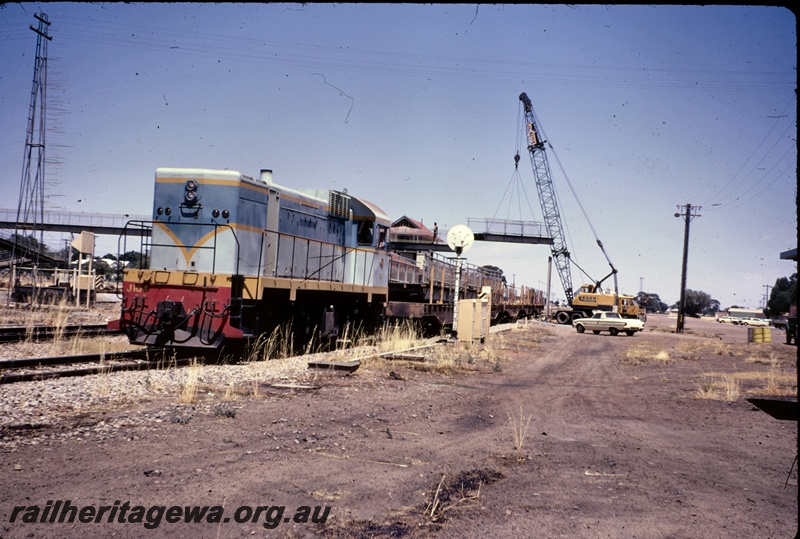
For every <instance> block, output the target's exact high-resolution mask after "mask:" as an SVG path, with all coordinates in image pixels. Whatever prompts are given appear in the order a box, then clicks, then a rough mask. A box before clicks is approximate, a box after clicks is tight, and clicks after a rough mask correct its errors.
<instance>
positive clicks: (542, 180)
mask: <svg viewBox="0 0 800 539" xmlns="http://www.w3.org/2000/svg"><path fill="white" fill-rule="evenodd" d="M519 100H520V101H522V105H523V107H524V109H525V125H526V126H527V127H526V133H527V136H528V153H529V154H530V157H531V166H532V167H533V176H534V178H535V181H536V192H537V193H538V194H539V203H540V204H541V206H542V214H543V217H544V223H545V227H546V228H547V234H548V235H549V236H550V237H551V238H553V245H552V247H551V248H550V249H551V252H552V255H553V261H554V262H555V265H556V270H557V271H558V277H559V279H560V280H561V285H562V287H563V288H564V294H566V296H567V303H569V304H570V305H572V300H573V298H574V293H573V291H572V274H571V271H570V258H569V251H568V250H567V242H566V238H565V236H564V227H563V225H562V224H561V214H560V213H559V211H558V202H557V200H556V192H555V188H554V187H553V180H552V179H551V176H550V165H549V164H548V162H547V154H546V153H545V151H544V142H545V141H544V140H542V138H541V137H540V135H539V131H538V130H537V128H536V121H535V119H534V117H533V105H531V100H530V98H528V94H526V93H525V92H522V93H521V94H520V95H519Z"/></svg>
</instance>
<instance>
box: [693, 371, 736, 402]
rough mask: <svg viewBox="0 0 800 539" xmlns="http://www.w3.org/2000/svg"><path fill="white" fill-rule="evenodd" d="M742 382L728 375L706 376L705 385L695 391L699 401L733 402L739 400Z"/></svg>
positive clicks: (704, 378)
mask: <svg viewBox="0 0 800 539" xmlns="http://www.w3.org/2000/svg"><path fill="white" fill-rule="evenodd" d="M741 388H742V382H741V380H740V379H739V378H737V377H735V376H731V375H728V374H722V375H717V376H714V375H706V376H704V377H703V383H702V384H701V386H700V387H699V388H698V389H697V391H695V397H696V398H698V399H710V400H724V401H728V402H733V401H735V400H737V399H738V398H739V393H740V392H741Z"/></svg>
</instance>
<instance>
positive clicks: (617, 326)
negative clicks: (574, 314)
mask: <svg viewBox="0 0 800 539" xmlns="http://www.w3.org/2000/svg"><path fill="white" fill-rule="evenodd" d="M572 326H573V327H574V328H575V330H576V331H577V332H578V333H583V332H584V331H586V330H587V329H588V330H591V332H592V333H594V334H595V335H597V334H598V333H600V332H601V331H608V332H609V333H611V334H612V335H617V334H619V333H620V332H624V333H625V334H626V335H628V336H631V337H633V335H634V334H635V333H636V332H637V331H643V330H644V322H642V321H641V320H639V319H638V318H622V317H621V316H620V315H619V313H610V312H605V311H603V312H599V313H595V314H594V316H592V317H591V318H576V319H575V320H573V321H572Z"/></svg>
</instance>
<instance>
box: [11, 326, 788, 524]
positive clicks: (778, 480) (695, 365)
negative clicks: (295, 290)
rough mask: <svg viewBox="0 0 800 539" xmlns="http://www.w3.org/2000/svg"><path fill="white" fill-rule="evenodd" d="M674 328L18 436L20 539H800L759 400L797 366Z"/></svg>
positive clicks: (704, 330) (535, 338)
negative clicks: (67, 507)
mask: <svg viewBox="0 0 800 539" xmlns="http://www.w3.org/2000/svg"><path fill="white" fill-rule="evenodd" d="M670 325H673V326H674V319H667V318H666V317H651V319H650V320H648V327H647V330H646V331H645V332H644V333H642V334H639V335H637V336H635V337H626V336H617V337H611V336H609V335H607V334H601V335H592V334H582V335H579V334H577V333H576V332H575V331H574V330H573V329H571V328H569V327H564V326H556V325H544V324H538V323H534V324H531V325H529V326H527V327H526V328H524V329H517V330H514V331H508V332H503V333H501V334H498V335H495V336H493V337H492V339H491V342H490V344H489V351H488V353H487V352H486V351H484V352H482V353H478V352H477V351H475V350H472V351H469V352H467V353H466V355H465V356H464V362H463V365H462V367H463V368H462V369H461V370H460V371H459V372H456V373H446V374H437V373H435V372H432V371H430V370H426V369H424V368H422V367H420V366H419V365H416V364H414V363H412V362H390V361H375V362H371V363H369V364H367V365H365V366H364V367H362V368H361V369H359V370H358V371H357V372H356V373H354V374H352V375H349V376H348V375H342V374H335V373H327V372H326V373H323V374H319V375H316V376H315V377H314V378H313V379H312V380H309V379H305V380H302V381H300V382H302V383H299V382H298V383H296V384H295V385H294V387H284V388H277V387H275V386H271V387H264V388H263V389H262V391H260V392H257V395H256V396H243V397H240V398H238V399H236V400H221V399H220V397H219V395H217V396H210V397H205V398H199V399H198V402H196V403H194V404H190V405H179V404H177V403H176V399H163V398H162V399H153V400H147V399H143V400H141V401H140V402H137V403H135V404H133V405H128V406H127V407H126V408H122V409H120V408H108V409H98V410H94V411H92V412H91V413H87V414H84V415H82V416H80V417H75V418H74V420H73V421H71V423H70V424H69V425H40V426H37V428H35V429H25V428H16V429H5V430H3V431H0V435H1V436H2V437H1V438H0V439H4V440H6V441H8V440H12V439H13V440H15V441H16V442H15V445H14V447H13V450H12V449H6V450H4V452H3V453H0V537H2V538H11V537H45V538H49V537H79V536H99V535H103V536H106V537H110V536H112V535H113V536H115V537H245V536H247V537H250V536H256V537H315V536H323V537H475V538H478V537H481V538H483V537H490V536H495V537H546V538H551V537H570V538H574V537H587V538H596V537H619V538H623V537H624V538H632V537H642V538H651V537H652V538H661V537H676V538H683V537H686V538H699V537H709V538H715V539H716V538H723V537H741V538H748V539H749V538H753V537H759V538H767V537H780V538H783V537H794V536H795V534H796V532H797V510H798V505H797V493H798V490H797V489H798V483H797V467H796V466H795V467H794V470H793V471H792V472H791V473H790V468H792V463H793V459H794V458H795V456H796V454H797V423H796V422H792V421H780V420H777V419H774V418H772V417H770V416H768V415H767V414H765V413H764V412H761V411H759V410H757V409H756V408H755V407H754V406H753V405H752V404H750V403H749V402H747V400H746V398H747V397H749V396H751V395H754V394H757V393H760V394H764V393H765V392H767V389H766V388H769V393H771V394H775V393H776V392H779V391H777V390H776V389H775V387H776V386H775V384H773V385H768V382H769V381H771V382H774V383H780V382H781V381H782V384H783V389H784V390H785V389H786V388H791V387H793V384H795V383H796V382H795V381H794V380H796V365H797V363H796V348H794V347H787V346H786V345H784V344H782V343H780V342H777V341H778V335H776V338H775V341H776V342H773V343H769V344H767V343H763V344H759V345H755V344H753V345H748V344H747V343H746V338H745V336H746V330H745V328H732V327H723V325H722V324H715V323H713V322H705V321H695V320H690V321H687V333H686V334H684V335H675V334H673V333H671V332H670ZM775 333H777V332H775ZM756 346H759V348H756ZM770 373H772V375H771V377H769V376H770ZM725 381H728V382H730V381H733V382H734V385H733V387H731V386H725V384H724V383H723V382H725ZM776 381H777V382H776ZM290 382H291V381H287V384H286V385H287V386H291V383H290ZM726 389H727V393H726ZM732 390H735V391H732ZM2 391H3V388H2V387H0V395H2ZM794 391H796V388H795V389H794ZM784 392H785V391H784ZM736 393H738V395H737V394H736ZM726 395H728V396H729V397H734V396H735V398H733V400H730V401H729V400H725V396H726ZM520 425H521V426H520ZM525 427H527V428H525ZM76 429H77V430H76ZM76 432H77V434H76ZM522 434H524V439H522V440H521V443H520V440H519V437H520V436H521V435H522ZM515 437H516V443H515ZM17 442H18V443H17ZM32 442H36V443H35V445H33V443H32ZM787 480H788V485H787V486H786V487H785V486H784V485H785V484H786V483H787ZM48 500H52V501H54V502H55V501H56V500H71V503H72V504H73V505H80V506H89V505H93V506H95V507H99V506H101V505H107V506H112V507H113V506H114V502H115V501H118V502H119V503H117V508H119V507H121V506H122V504H124V503H125V502H126V501H129V502H130V504H131V505H132V506H135V505H140V506H142V507H144V508H146V509H149V508H150V506H167V507H168V506H173V505H175V506H188V505H191V506H204V505H208V506H212V507H213V506H224V515H225V518H228V519H229V520H228V521H227V522H225V521H224V520H221V519H220V521H219V522H216V521H215V520H213V519H206V520H204V521H202V522H199V523H191V524H187V523H185V522H183V521H181V522H176V523H170V522H168V521H167V520H166V518H167V517H166V516H163V518H162V519H161V520H160V522H159V523H158V525H157V526H152V522H154V520H151V528H153V529H147V528H146V526H144V523H146V521H147V519H146V518H145V519H144V523H135V522H130V521H124V522H120V521H119V518H120V517H119V514H120V513H121V509H120V510H119V511H117V512H116V513H115V515H114V518H113V519H112V520H111V522H109V521H108V518H107V517H106V516H105V515H104V516H102V517H100V518H99V519H98V520H99V521H98V522H94V521H93V522H92V523H80V522H78V521H77V520H76V521H75V522H73V523H72V524H70V523H66V522H65V523H61V524H59V523H58V522H55V523H52V524H51V523H41V513H39V514H38V515H39V521H38V522H37V523H29V522H25V521H24V517H25V515H26V514H27V515H28V519H29V520H31V519H34V518H35V515H34V511H33V510H32V509H29V507H30V506H33V505H38V506H40V507H41V508H42V511H44V507H45V506H46V503H47V502H48ZM19 506H26V509H25V510H18V512H17V517H16V519H15V522H13V523H12V522H10V519H11V515H12V513H13V512H14V508H15V507H19ZM245 506H250V507H256V506H286V508H287V509H286V512H285V513H283V514H282V518H281V519H280V522H277V521H275V522H274V523H275V524H276V526H275V527H274V528H273V529H267V527H266V526H265V524H268V525H271V523H270V522H267V520H268V516H269V515H272V516H273V517H274V516H275V515H276V514H277V513H275V512H273V513H268V512H267V511H266V510H265V511H262V512H261V513H260V514H258V515H256V512H255V511H254V512H252V515H253V516H254V518H255V520H256V522H252V520H253V518H251V519H249V520H251V521H249V522H244V523H237V522H236V520H244V517H246V516H248V512H247V507H245ZM301 506H308V507H310V508H312V509H314V508H317V507H319V511H318V514H317V516H318V517H320V518H318V519H317V520H322V518H321V517H322V516H323V515H322V511H323V509H324V508H325V507H329V508H330V509H329V513H328V514H327V519H326V520H327V521H326V522H325V523H324V524H320V523H317V524H314V523H312V522H311V521H312V520H313V519H311V518H307V519H306V521H305V522H302V520H303V519H302V516H303V515H301V516H300V518H299V520H301V522H293V521H291V520H292V518H295V517H296V516H297V515H296V513H295V510H296V509H297V508H299V507H301ZM241 507H245V509H241ZM52 512H53V513H55V511H52ZM107 514H109V513H106V515H107ZM156 514H157V513H153V514H152V515H151V516H153V518H155V515H156ZM312 516H313V515H312ZM290 517H291V518H290ZM87 520H88V517H87ZM271 522H272V521H271Z"/></svg>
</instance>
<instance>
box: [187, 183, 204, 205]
mask: <svg viewBox="0 0 800 539" xmlns="http://www.w3.org/2000/svg"><path fill="white" fill-rule="evenodd" d="M184 187H185V191H184V193H183V200H184V201H185V202H186V205H187V206H189V207H191V206H194V205H195V204H197V201H198V200H200V196H199V195H198V194H197V188H198V185H197V182H196V181H195V180H189V181H187V182H186V185H185V186H184Z"/></svg>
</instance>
